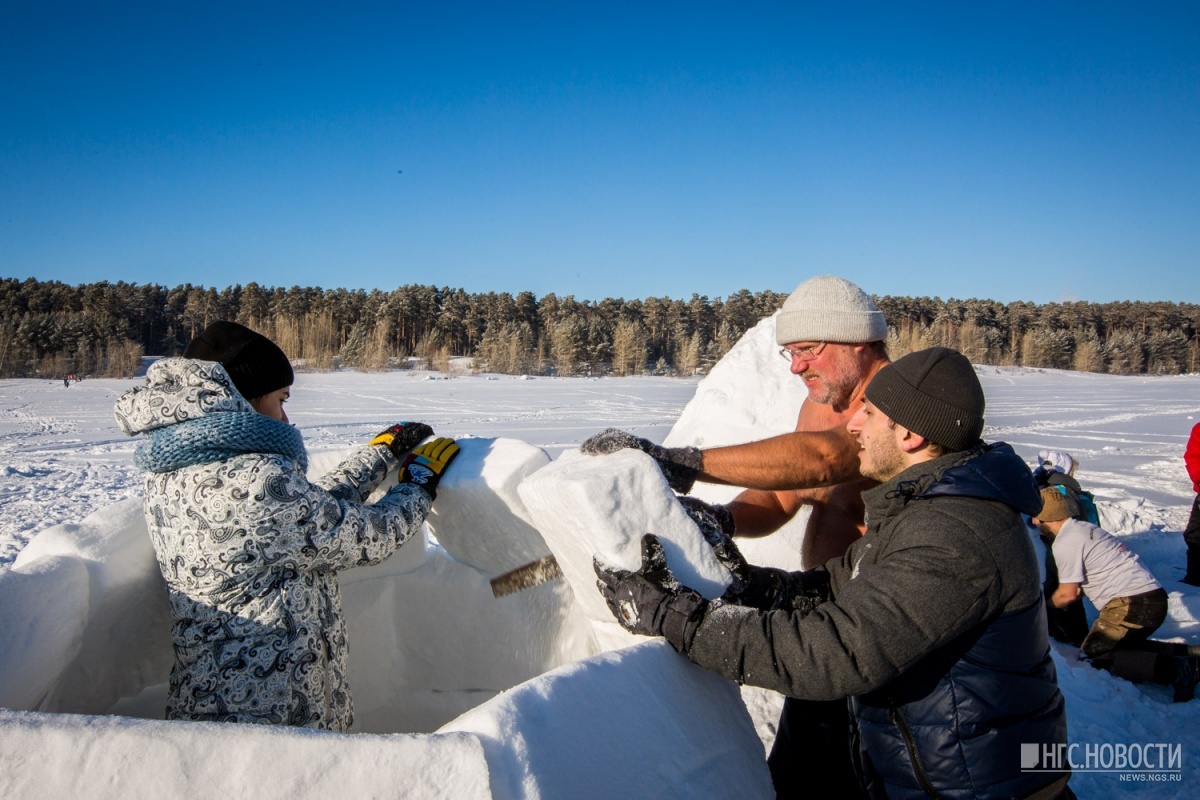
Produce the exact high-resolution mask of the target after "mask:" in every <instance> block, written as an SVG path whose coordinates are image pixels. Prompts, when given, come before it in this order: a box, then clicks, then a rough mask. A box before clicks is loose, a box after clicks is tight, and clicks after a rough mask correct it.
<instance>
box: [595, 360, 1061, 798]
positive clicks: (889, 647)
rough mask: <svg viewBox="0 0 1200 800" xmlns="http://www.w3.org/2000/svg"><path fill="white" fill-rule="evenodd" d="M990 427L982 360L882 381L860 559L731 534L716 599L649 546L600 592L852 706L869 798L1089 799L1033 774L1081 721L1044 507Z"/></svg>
mask: <svg viewBox="0 0 1200 800" xmlns="http://www.w3.org/2000/svg"><path fill="white" fill-rule="evenodd" d="M983 414H984V396H983V389H982V387H981V386H980V384H979V379H978V377H977V376H976V375H975V370H974V369H973V368H972V366H971V364H970V362H968V361H967V359H966V358H965V357H963V356H962V355H961V354H960V353H957V352H955V351H953V350H949V349H947V348H940V347H935V348H930V349H928V350H921V351H918V352H915V353H910V354H908V355H906V356H904V357H903V358H900V359H898V360H897V361H896V362H895V363H893V364H891V365H890V366H886V367H883V368H882V369H880V370H879V371H878V372H877V373H876V374H875V377H874V378H873V379H872V380H871V382H870V383H869V384H868V385H867V387H866V393H865V398H864V402H863V405H862V407H861V408H859V410H858V411H857V412H856V413H855V414H854V416H853V418H852V419H851V420H850V422H849V425H848V429H849V431H850V432H851V434H852V435H854V436H855V437H856V439H857V441H858V444H859V447H860V449H859V454H858V460H859V462H860V470H861V473H862V475H864V476H866V477H868V478H871V479H873V480H876V481H880V482H881V483H880V484H879V485H878V486H875V487H874V488H871V489H868V490H867V491H866V492H864V493H863V500H864V502H865V504H866V509H867V522H868V528H867V533H866V535H865V536H863V537H862V538H860V539H858V540H857V541H855V542H854V543H853V544H851V545H850V547H849V549H848V550H847V551H846V553H845V555H844V556H842V557H841V558H835V559H832V560H830V561H828V562H827V563H826V564H825V565H824V566H823V567H817V568H815V569H810V570H807V571H804V572H793V573H788V572H784V571H782V570H777V569H769V568H765V567H753V566H750V565H748V564H747V563H746V562H745V559H743V558H742V557H741V554H740V553H739V552H738V550H737V548H736V546H735V545H734V544H733V540H732V539H730V538H729V537H728V536H725V535H724V534H723V533H722V531H720V529H719V528H716V527H715V526H714V527H712V528H710V529H709V530H708V531H707V533H708V535H710V536H712V537H713V539H714V541H715V546H714V552H715V553H716V554H717V557H718V558H719V559H720V560H721V561H722V562H723V563H724V564H725V565H726V566H727V567H728V568H729V570H730V572H731V574H732V576H733V582H732V584H731V586H730V589H729V591H728V592H726V594H725V595H724V596H723V597H721V598H720V599H718V600H714V601H708V600H705V599H704V598H702V597H700V595H698V594H697V593H696V592H694V591H692V590H691V589H689V588H687V587H685V586H681V585H680V584H679V581H678V580H677V579H676V578H675V577H674V576H673V575H672V574H671V571H670V569H669V568H668V566H667V563H666V560H665V557H664V556H663V551H662V545H661V544H659V542H658V540H657V538H656V537H654V536H653V535H650V534H647V536H646V537H645V538H644V540H643V562H642V567H641V568H640V569H638V570H636V571H628V570H620V569H607V568H605V567H603V566H601V565H599V564H597V565H596V574H597V576H598V578H599V587H600V590H601V593H602V594H603V595H604V596H605V599H606V600H607V602H608V605H609V608H610V609H611V610H612V612H613V615H614V616H615V617H616V619H617V620H618V622H620V624H621V625H622V626H624V627H625V628H626V629H627V630H629V631H631V632H633V633H638V634H643V635H652V636H664V637H665V638H666V639H667V641H668V642H669V643H670V644H671V646H672V647H673V648H675V649H676V650H677V651H678V652H680V653H682V654H683V655H685V656H687V658H689V659H691V660H692V661H693V662H695V663H696V664H698V665H700V666H702V667H704V668H705V669H708V670H711V671H713V672H715V673H717V674H718V675H721V676H723V677H726V678H729V679H731V680H735V681H737V682H738V683H749V684H751V685H754V686H762V687H765V688H768V689H774V690H775V691H778V692H782V693H783V694H785V695H787V696H789V697H796V698H804V699H808V700H833V699H838V698H849V699H850V706H851V708H852V710H853V717H854V724H855V728H856V743H857V756H858V758H857V759H856V764H855V767H856V771H857V773H858V776H859V778H860V780H861V783H862V786H863V787H864V788H865V789H866V791H867V793H868V794H869V795H870V796H871V797H880V798H881V797H957V798H963V797H974V798H982V799H983V800H989V799H990V798H1013V797H1034V796H1036V797H1039V798H1057V797H1061V798H1072V797H1074V795H1073V794H1072V793H1071V790H1070V789H1069V788H1068V787H1067V781H1068V779H1069V777H1070V773H1069V772H1066V771H1062V772H1046V771H1038V772H1026V771H1023V770H1022V768H1021V763H1022V758H1021V754H1022V752H1023V751H1024V749H1025V747H1026V746H1027V745H1029V744H1037V745H1038V746H1039V747H1045V748H1053V747H1063V746H1065V745H1066V741H1067V724H1066V713H1065V706H1064V701H1063V696H1062V694H1061V693H1060V692H1059V689H1058V683H1057V679H1056V674H1055V669H1054V663H1053V661H1052V660H1051V658H1050V646H1049V640H1048V638H1047V636H1046V617H1045V612H1044V611H1043V610H1042V591H1041V582H1040V577H1039V570H1038V565H1037V556H1036V555H1035V553H1034V549H1033V542H1032V539H1031V538H1030V536H1029V532H1028V529H1027V528H1026V526H1025V522H1024V521H1023V519H1022V516H1021V515H1022V513H1024V514H1031V515H1032V514H1035V513H1037V511H1038V510H1039V508H1040V506H1041V503H1040V497H1039V495H1038V490H1037V488H1036V486H1035V485H1034V482H1033V476H1032V474H1031V473H1030V470H1029V467H1028V466H1026V464H1025V462H1024V461H1022V460H1021V458H1020V457H1019V456H1017V454H1016V453H1014V452H1013V450H1012V448H1011V447H1009V446H1008V445H1006V444H1003V443H996V444H985V443H984V442H982V441H981V440H980V438H979V437H980V434H981V433H982V431H983ZM773 754H774V755H777V757H783V756H784V755H785V754H783V753H780V752H779V749H778V748H776V750H775V751H774V753H773ZM792 755H793V756H794V757H796V758H804V756H805V754H804V753H803V752H799V751H797V752H794V753H793V754H792ZM821 786H822V783H821V775H820V774H819V773H814V774H813V775H812V776H811V783H810V785H809V786H807V787H806V786H805V785H804V783H803V781H801V782H800V784H799V785H798V786H797V787H796V794H795V795H794V796H797V797H843V796H845V795H830V794H828V793H825V792H823V791H822V790H821V788H820V787H821ZM779 796H780V797H787V796H791V795H784V794H783V793H780V795H779Z"/></svg>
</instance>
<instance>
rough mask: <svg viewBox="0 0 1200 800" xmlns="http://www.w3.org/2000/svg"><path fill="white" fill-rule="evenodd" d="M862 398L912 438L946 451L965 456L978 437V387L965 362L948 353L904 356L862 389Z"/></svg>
mask: <svg viewBox="0 0 1200 800" xmlns="http://www.w3.org/2000/svg"><path fill="white" fill-rule="evenodd" d="M866 397H867V399H868V400H870V401H871V403H872V404H873V405H874V406H875V407H876V408H878V409H879V410H880V411H882V412H883V413H884V414H887V415H888V418H889V419H891V420H893V421H894V422H896V423H897V424H899V425H903V426H904V427H905V428H908V429H909V430H910V431H912V432H913V433H915V434H918V435H920V436H924V437H925V438H926V439H928V440H929V441H931V442H933V443H934V444H938V445H941V446H942V447H944V448H946V449H947V450H948V451H956V450H968V449H970V448H971V447H972V446H974V445H975V444H976V443H977V442H978V441H979V437H980V435H981V434H982V433H983V408H984V399H983V387H982V386H980V385H979V378H978V377H977V376H976V375H975V368H974V367H972V366H971V362H970V361H968V360H967V358H966V356H964V355H963V354H962V353H960V352H958V351H957V350H951V349H950V348H948V347H931V348H929V349H928V350H918V351H917V352H915V353H909V354H908V355H906V356H904V357H903V358H900V359H897V360H896V361H894V362H892V363H891V364H889V365H887V366H886V367H884V368H883V369H881V370H879V372H877V373H875V377H873V378H871V382H870V383H868V384H867V390H866Z"/></svg>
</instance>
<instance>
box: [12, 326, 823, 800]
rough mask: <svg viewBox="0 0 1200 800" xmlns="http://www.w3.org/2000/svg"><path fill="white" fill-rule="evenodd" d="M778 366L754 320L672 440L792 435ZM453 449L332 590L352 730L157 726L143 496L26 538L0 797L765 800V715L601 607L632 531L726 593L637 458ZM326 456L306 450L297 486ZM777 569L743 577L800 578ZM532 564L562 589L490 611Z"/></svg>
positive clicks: (160, 626)
mask: <svg viewBox="0 0 1200 800" xmlns="http://www.w3.org/2000/svg"><path fill="white" fill-rule="evenodd" d="M776 349H777V348H776V347H775V343H774V321H773V319H768V320H764V321H763V323H761V324H760V325H759V326H758V327H756V328H755V329H753V330H751V331H750V332H748V333H747V334H746V336H745V337H744V338H743V340H742V341H741V342H740V343H739V344H738V345H737V346H736V347H735V348H734V350H733V351H731V353H730V354H729V355H728V356H727V357H726V358H725V359H724V360H722V362H721V363H719V364H718V365H716V367H715V368H714V369H713V371H712V374H710V375H709V376H708V377H707V378H706V379H705V380H704V381H702V382H701V384H700V385H699V387H698V389H697V393H696V396H695V398H694V399H693V401H692V402H691V403H690V404H689V405H688V407H687V408H686V409H685V411H684V413H683V415H682V416H681V417H680V419H679V421H678V423H677V424H676V426H675V427H674V429H673V430H672V431H671V433H670V435H669V437H668V440H667V441H668V443H671V444H681V443H696V444H701V445H706V446H711V445H716V444H725V443H734V442H738V441H745V440H748V439H754V438H762V437H764V436H767V435H773V434H775V433H782V432H784V431H787V430H790V429H791V428H792V426H793V425H794V421H795V415H796V412H797V410H798V409H799V404H800V401H801V400H802V399H803V394H802V393H803V389H802V387H801V388H799V389H798V388H797V387H796V386H795V385H794V384H797V383H799V382H798V381H795V380H794V379H793V380H792V381H791V382H788V381H787V380H786V379H787V378H789V377H790V376H789V375H788V372H787V370H786V368H784V367H782V365H781V364H776V363H774V361H772V360H771V359H774V360H778V356H777V355H775V354H774V353H775V350H776ZM797 392H799V393H800V394H797ZM459 442H460V445H461V446H462V453H461V454H460V456H459V457H458V459H457V460H456V462H455V464H454V465H453V467H452V468H451V469H450V470H448V472H447V476H446V479H445V480H444V481H443V482H442V485H441V487H440V489H439V494H438V501H437V503H436V504H435V509H434V513H433V514H431V516H430V518H429V520H428V526H427V527H428V530H427V531H426V533H425V535H424V536H423V537H414V539H413V540H411V541H410V542H408V543H407V544H406V545H405V546H404V547H402V548H401V549H400V550H399V551H398V552H397V553H396V554H395V555H393V556H392V557H391V558H389V559H388V560H387V561H385V562H383V563H382V564H378V565H376V566H373V567H366V568H361V569H355V570H349V571H347V572H344V573H342V575H341V576H340V583H341V587H342V594H343V604H344V609H345V613H346V617H347V624H348V635H349V642H350V674H349V681H350V687H351V691H352V693H353V695H354V699H355V716H356V721H355V728H356V731H358V732H357V733H354V734H348V735H347V734H334V733H327V732H319V731H308V730H300V729H284V728H277V729H267V728H262V727H259V726H231V725H212V724H204V723H181V722H167V721H162V719H161V718H162V713H163V708H164V706H165V699H166V682H167V677H168V675H169V673H170V666H171V660H172V655H171V644H170V613H169V609H168V606H167V601H166V592H165V588H164V586H163V583H162V579H161V576H160V575H159V573H158V567H157V563H156V561H155V559H154V553H153V549H152V547H151V545H150V541H149V537H148V536H147V534H146V529H145V523H144V521H143V519H142V513H141V503H140V501H138V500H132V501H127V502H124V503H119V504H117V505H115V506H112V507H110V508H108V509H104V510H103V511H101V512H98V513H96V514H93V515H91V516H90V517H88V518H86V519H84V520H83V521H81V522H79V523H76V524H69V525H59V526H56V527H54V528H50V529H47V530H46V531H43V532H42V533H41V534H39V535H38V536H37V537H36V538H35V539H34V540H33V541H32V542H30V544H29V545H28V546H27V547H26V548H25V549H24V550H23V551H22V553H21V554H20V556H19V557H18V558H17V559H16V561H15V562H14V563H13V565H12V567H11V569H9V570H6V571H3V572H0V607H2V608H4V609H5V611H6V613H5V614H4V615H3V618H2V619H0V644H2V645H3V647H0V796H4V797H10V796H13V797H15V796H20V797H61V796H78V797H99V796H104V795H106V794H108V793H109V791H110V790H111V788H112V787H113V786H114V785H119V786H120V787H121V794H122V796H128V797H187V796H197V795H200V794H204V795H211V794H212V793H215V792H217V791H219V790H221V787H226V788H228V789H229V791H230V792H233V791H236V793H237V794H238V795H239V796H242V797H251V798H256V797H283V796H290V795H291V794H292V792H293V791H294V790H295V789H296V787H298V786H303V787H304V788H305V792H306V793H308V792H312V791H313V789H314V788H317V787H319V786H325V785H327V786H329V787H331V788H332V787H337V788H340V789H341V790H342V791H343V793H346V792H349V793H350V794H353V795H356V796H374V795H382V794H385V793H386V794H387V795H389V796H393V795H397V794H399V795H400V796H411V797H442V796H445V797H450V796H454V797H477V796H478V797H487V796H491V797H497V798H508V797H514V798H515V797H541V796H546V797H561V796H574V797H591V796H595V797H601V796H604V797H611V796H614V795H615V796H639V797H668V796H681V795H682V796H691V795H697V796H698V795H703V796H706V797H734V796H737V797H760V796H761V797H769V796H770V795H771V793H772V792H771V785H770V777H769V775H768V774H767V771H766V766H765V762H764V761H763V744H762V739H763V738H764V731H757V732H756V731H755V729H754V725H753V723H752V722H751V718H750V715H749V714H748V712H747V710H746V703H751V704H755V703H760V702H764V700H763V699H762V698H760V697H756V696H755V695H754V694H753V693H750V694H747V695H742V694H739V691H738V687H736V686H735V685H734V684H732V683H730V682H728V681H725V680H723V679H720V678H718V677H716V676H715V675H712V674H711V673H708V672H706V671H704V670H701V669H699V668H697V667H695V666H693V665H692V664H690V663H689V662H687V661H686V660H685V659H682V658H680V657H679V656H678V655H677V654H676V653H674V652H673V651H672V650H671V649H670V647H669V646H668V645H666V644H665V643H664V642H661V641H652V640H647V639H644V638H642V637H634V636H631V635H630V634H628V633H626V632H625V631H624V630H623V629H621V628H620V627H619V626H618V625H616V623H615V622H614V621H613V620H612V617H611V615H610V614H609V613H608V610H607V608H606V607H605V606H604V603H603V601H602V599H601V598H600V595H599V594H598V592H597V591H596V589H595V576H594V574H593V573H592V567H591V564H592V559H593V557H596V558H599V559H600V560H601V561H603V562H606V563H609V564H614V565H619V566H622V567H625V568H634V567H636V566H637V564H638V561H639V547H640V538H641V534H642V533H644V532H647V531H652V532H655V533H657V534H659V535H660V536H661V537H662V539H663V541H664V543H665V546H666V550H667V556H668V560H669V562H670V563H671V566H672V568H673V569H674V570H676V571H677V573H678V574H680V576H681V577H682V578H684V582H685V583H688V584H689V585H693V586H694V588H697V589H698V590H700V591H701V592H702V593H704V594H706V595H707V596H710V597H711V596H716V595H718V594H720V593H721V591H723V589H724V586H725V585H726V584H727V582H728V575H727V574H726V573H725V572H724V570H723V568H721V567H720V565H719V564H717V563H716V561H715V559H714V558H713V557H712V553H711V550H709V549H708V548H707V545H705V544H704V543H703V539H702V537H700V534H699V531H697V530H696V528H695V526H694V525H693V524H692V523H691V521H690V519H688V517H687V516H686V515H685V514H683V512H682V510H681V508H680V507H679V505H678V503H677V502H675V501H674V497H673V494H672V493H671V491H670V489H669V488H668V487H667V486H666V483H665V481H663V479H662V477H661V475H660V474H659V472H658V470H657V468H656V467H655V466H654V464H653V462H652V461H650V459H648V458H647V457H645V456H643V455H642V454H640V453H635V452H625V453H620V454H614V455H613V456H608V457H604V458H587V457H583V456H580V455H579V454H578V453H575V452H569V453H566V454H564V455H563V456H562V457H561V458H559V459H558V460H557V461H554V462H551V461H550V460H549V458H548V457H547V456H546V454H545V453H544V452H543V451H541V450H540V449H538V448H535V447H532V446H530V445H528V444H525V443H524V442H520V441H516V440H511V439H482V438H479V439H474V438H464V439H460V440H459ZM342 455H344V453H341V452H338V453H317V454H314V455H313V458H312V465H311V472H312V474H314V475H317V474H320V473H322V472H323V471H325V470H327V469H329V468H330V467H332V466H333V465H334V464H336V463H337V461H338V460H339V459H340V458H341V456H342ZM695 493H696V494H697V495H699V496H701V497H705V498H706V499H710V500H722V499H727V498H728V497H729V496H731V495H732V493H733V491H732V490H729V489H728V488H727V487H699V488H698V490H697V491H696V492H695ZM777 549H778V551H779V552H778V553H776V554H773V553H772V552H771V551H770V548H769V547H766V548H763V550H762V552H759V551H758V550H756V551H755V553H754V556H753V558H754V560H757V561H759V562H760V563H777V564H779V565H780V566H793V567H794V566H796V565H795V564H793V563H790V562H789V559H791V560H792V561H794V558H795V556H794V553H795V552H798V550H799V548H798V547H796V548H795V550H791V551H790V552H789V550H790V548H789V547H788V546H787V545H786V544H784V545H783V546H782V547H779V548H777ZM546 554H553V555H554V556H555V557H556V559H557V560H558V562H559V563H560V565H561V566H562V568H563V571H564V575H565V579H563V580H556V581H551V582H548V583H545V584H542V585H540V586H537V587H534V588H531V589H527V590H524V591H521V592H517V593H515V594H512V595H509V596H506V597H500V598H497V597H495V596H494V595H493V593H492V591H491V586H490V583H489V581H490V579H491V578H493V577H496V576H497V575H500V574H502V573H504V572H507V571H509V570H511V569H513V568H515V567H518V566H521V565H522V564H524V563H528V562H529V561H532V560H534V559H536V558H538V557H540V556H542V555H546ZM4 709H8V710H4ZM768 716H770V715H768ZM765 733H766V735H769V734H770V733H771V731H767V732H765Z"/></svg>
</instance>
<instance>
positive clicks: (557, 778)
mask: <svg viewBox="0 0 1200 800" xmlns="http://www.w3.org/2000/svg"><path fill="white" fill-rule="evenodd" d="M456 731H457V732H467V733H472V734H475V735H477V736H478V737H479V739H480V740H481V741H482V743H483V748H484V752H485V754H486V756H487V761H488V767H489V771H490V774H491V789H492V796H493V797H495V798H502V799H504V800H508V799H509V798H512V800H516V799H517V798H522V799H523V800H536V798H560V797H578V798H590V797H595V798H613V797H645V798H666V797H705V798H769V797H774V796H775V795H774V790H773V788H772V786H771V776H770V774H769V772H768V770H767V765H766V759H765V758H764V756H763V749H762V744H761V743H760V741H759V738H758V736H757V735H756V734H755V731H754V726H753V724H752V723H751V720H750V716H749V714H747V712H746V708H745V706H743V705H742V702H741V700H740V698H739V695H738V692H737V687H736V686H735V685H734V684H733V683H732V682H730V681H727V680H725V679H723V678H719V677H717V676H716V675H714V674H712V673H711V672H707V671H705V670H703V669H701V668H700V667H697V666H695V665H694V664H692V663H691V662H689V661H688V660H687V659H686V658H684V657H683V656H680V655H679V654H678V653H676V652H675V651H674V650H672V649H671V647H670V646H669V645H668V644H666V642H663V641H648V640H642V643H641V644H639V645H637V646H635V647H630V648H627V649H625V650H620V651H615V652H609V653H603V654H601V655H598V656H595V657H592V658H589V659H587V660H585V661H580V662H576V663H574V664H570V665H567V666H565V667H561V668H559V669H557V670H555V671H553V672H550V673H548V674H546V675H543V676H541V677H539V678H535V679H534V680H531V681H528V682H527V683H523V684H521V685H520V686H518V687H517V688H515V689H513V690H511V691H508V692H505V693H504V694H501V695H499V696H498V697H496V698H494V699H493V700H490V701H489V702H487V703H485V704H484V705H482V706H480V707H479V708H476V709H474V710H472V711H470V712H468V713H467V714H464V715H463V716H462V717H459V718H458V719H456V720H454V721H453V722H451V723H449V724H447V725H445V726H444V727H443V728H442V729H441V730H440V731H439V733H451V732H456Z"/></svg>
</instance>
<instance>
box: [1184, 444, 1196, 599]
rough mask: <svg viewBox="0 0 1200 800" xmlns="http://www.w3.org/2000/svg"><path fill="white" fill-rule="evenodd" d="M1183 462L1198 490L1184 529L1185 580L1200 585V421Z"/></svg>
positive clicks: (1194, 490)
mask: <svg viewBox="0 0 1200 800" xmlns="http://www.w3.org/2000/svg"><path fill="white" fill-rule="evenodd" d="M1183 463H1184V466H1185V467H1187V473H1188V477H1189V478H1191V479H1192V491H1193V492H1198V494H1197V495H1196V499H1195V500H1193V501H1192V514H1191V516H1189V517H1188V523H1187V527H1186V528H1184V529H1183V541H1184V544H1186V545H1187V574H1186V575H1184V578H1183V582H1184V583H1186V584H1188V585H1190V586H1200V422H1198V423H1196V424H1195V425H1193V426H1192V435H1191V436H1189V437H1188V443H1187V447H1186V448H1185V449H1184V451H1183Z"/></svg>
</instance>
